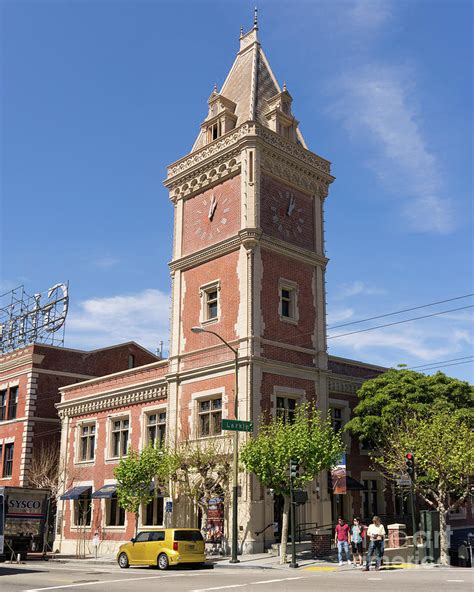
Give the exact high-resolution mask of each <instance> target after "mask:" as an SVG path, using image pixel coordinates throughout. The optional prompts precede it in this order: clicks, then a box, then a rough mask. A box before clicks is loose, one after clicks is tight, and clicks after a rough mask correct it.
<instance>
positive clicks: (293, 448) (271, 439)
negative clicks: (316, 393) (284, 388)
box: [240, 403, 344, 563]
mask: <svg viewBox="0 0 474 592" xmlns="http://www.w3.org/2000/svg"><path fill="white" fill-rule="evenodd" d="M343 452H344V444H343V442H342V439H341V436H340V434H339V433H336V432H335V431H334V430H333V428H332V424H331V421H330V419H329V418H326V419H323V418H322V417H321V415H320V413H319V411H318V410H317V409H316V408H315V407H314V405H312V404H309V403H303V404H301V405H299V406H298V407H297V410H296V413H295V417H294V421H293V422H291V423H289V422H285V421H284V420H283V419H282V418H272V419H270V420H268V421H265V420H264V421H263V422H262V425H261V426H260V429H259V431H258V433H257V434H256V435H255V436H253V437H252V438H250V440H248V441H247V442H246V444H245V445H244V446H243V447H242V449H241V452H240V457H241V459H242V463H243V464H244V466H245V468H246V469H247V470H248V471H249V472H251V473H254V474H255V475H256V477H257V479H258V480H259V481H260V483H261V484H262V485H264V486H265V487H268V488H271V489H273V490H274V492H275V493H277V494H281V495H283V497H284V506H283V523H282V537H281V547H280V562H281V563H286V548H287V539H288V512H289V508H290V499H289V475H288V472H289V464H290V460H291V459H293V460H295V461H296V462H297V463H298V464H299V466H300V471H299V472H300V475H299V477H298V478H297V479H295V482H294V485H295V487H297V488H299V487H304V486H306V485H307V484H308V483H310V482H311V481H312V480H313V479H314V478H315V477H316V475H317V474H318V473H320V472H321V471H323V470H327V469H331V467H333V466H335V465H336V464H337V461H338V460H339V459H340V458H341V455H342V454H343Z"/></svg>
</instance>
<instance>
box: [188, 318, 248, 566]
mask: <svg viewBox="0 0 474 592" xmlns="http://www.w3.org/2000/svg"><path fill="white" fill-rule="evenodd" d="M191 331H192V332H193V333H210V334H211V335H215V336H216V337H217V338H218V339H220V341H222V343H223V344H224V345H226V346H227V347H228V348H229V349H230V350H231V352H232V353H233V354H234V369H235V393H234V419H238V414H239V352H238V351H237V350H236V349H235V348H233V347H232V346H231V345H230V344H229V343H227V341H226V340H225V339H224V338H223V337H221V336H220V335H219V333H216V332H215V331H210V330H209V329H203V328H202V327H191ZM232 473H233V478H232V545H231V547H232V557H231V560H230V563H240V562H239V560H238V559H237V538H238V528H237V520H238V489H239V432H238V431H237V430H236V431H235V432H234V460H233V471H232Z"/></svg>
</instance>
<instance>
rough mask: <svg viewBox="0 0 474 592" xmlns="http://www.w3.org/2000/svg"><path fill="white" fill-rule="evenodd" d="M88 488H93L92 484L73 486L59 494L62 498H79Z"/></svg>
mask: <svg viewBox="0 0 474 592" xmlns="http://www.w3.org/2000/svg"><path fill="white" fill-rule="evenodd" d="M88 489H92V487H91V486H90V485H78V486H77V487H73V488H72V489H69V490H68V491H66V493H63V494H62V495H61V496H59V499H62V500H77V499H79V497H80V496H81V495H82V494H83V493H85V492H86V491H87V490H88Z"/></svg>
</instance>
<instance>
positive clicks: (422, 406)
mask: <svg viewBox="0 0 474 592" xmlns="http://www.w3.org/2000/svg"><path fill="white" fill-rule="evenodd" d="M357 395H358V397H359V403H358V404H357V406H356V407H355V409H354V417H353V418H352V419H351V420H350V421H349V422H348V423H347V424H346V426H345V429H346V430H349V431H350V432H351V433H353V434H354V435H356V436H358V437H359V439H360V440H361V441H363V442H366V443H367V444H370V445H372V446H373V447H380V446H381V445H383V441H384V438H385V435H386V433H388V431H387V430H388V428H391V427H392V426H393V424H394V423H399V424H400V423H402V422H403V421H404V420H405V419H406V418H410V417H414V416H418V417H423V416H426V415H429V414H431V413H434V412H436V411H440V410H446V411H456V410H463V412H464V414H465V415H466V416H467V417H469V418H470V419H471V421H472V420H473V419H474V387H472V386H471V385H470V384H469V383H467V382H463V381H461V380H457V379H455V378H451V377H449V376H446V374H443V373H442V372H437V373H436V374H434V375H433V376H427V375H425V374H421V373H420V372H413V371H412V370H406V369H403V368H400V369H394V368H392V369H390V370H388V371H387V372H385V373H384V374H382V375H380V376H378V377H377V378H373V379H371V380H367V381H366V382H364V384H363V385H362V386H361V388H360V389H359V391H358V393H357Z"/></svg>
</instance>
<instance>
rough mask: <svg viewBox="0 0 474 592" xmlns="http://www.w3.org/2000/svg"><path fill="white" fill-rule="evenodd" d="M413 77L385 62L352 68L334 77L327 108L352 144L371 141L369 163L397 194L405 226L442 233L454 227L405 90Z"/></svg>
mask: <svg viewBox="0 0 474 592" xmlns="http://www.w3.org/2000/svg"><path fill="white" fill-rule="evenodd" d="M414 79H415V76H414V74H413V72H411V71H409V70H408V69H402V68H395V67H391V66H388V65H375V64H372V65H370V66H366V67H364V68H362V69H359V70H356V71H351V72H350V73H347V74H345V75H343V76H341V77H339V79H338V80H337V82H336V84H335V87H334V91H335V92H337V93H338V98H337V100H336V101H335V104H334V106H333V107H332V108H331V111H332V112H333V114H334V115H335V116H336V117H338V118H339V119H340V120H341V121H342V122H343V124H344V126H345V127H346V129H347V130H349V132H350V133H351V134H352V135H353V137H354V139H355V140H356V141H357V142H359V143H362V142H366V141H367V139H369V140H370V141H371V142H372V144H373V146H374V147H375V149H376V151H377V154H376V155H375V157H374V160H373V162H372V163H371V164H372V166H373V167H374V169H375V172H376V174H377V175H378V177H379V178H380V180H381V181H382V182H383V183H384V184H385V185H388V186H389V189H390V190H391V191H392V192H393V193H394V194H395V195H396V198H397V200H398V202H399V203H400V205H401V208H402V213H403V215H404V217H405V218H406V219H407V220H408V222H409V224H410V226H411V227H412V228H413V229H414V230H417V231H423V232H426V231H430V232H438V233H446V232H449V231H451V230H452V227H453V222H452V216H451V212H450V210H451V206H450V199H449V198H448V196H447V195H446V194H445V190H444V188H443V182H442V178H441V175H440V172H439V163H438V161H437V159H436V157H435V155H434V154H433V152H432V151H431V150H430V149H429V147H428V145H427V142H426V140H425V138H424V135H423V131H422V128H421V125H420V120H421V117H420V114H419V113H418V111H417V109H416V107H415V104H414V103H415V102H414V99H413V95H412V94H411V93H410V91H411V90H414V89H415V85H414Z"/></svg>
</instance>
